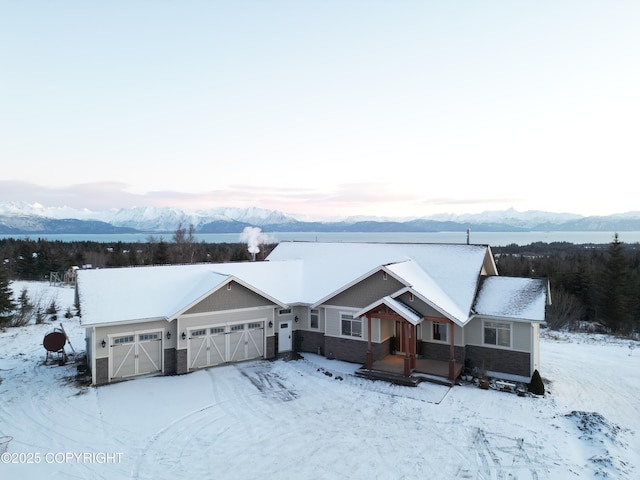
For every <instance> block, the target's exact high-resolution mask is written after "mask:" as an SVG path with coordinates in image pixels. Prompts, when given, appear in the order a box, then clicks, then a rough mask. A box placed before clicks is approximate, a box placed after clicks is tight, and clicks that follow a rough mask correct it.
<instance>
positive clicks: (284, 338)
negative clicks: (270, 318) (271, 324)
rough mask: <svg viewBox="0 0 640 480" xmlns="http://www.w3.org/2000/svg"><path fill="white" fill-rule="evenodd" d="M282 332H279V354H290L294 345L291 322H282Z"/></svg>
mask: <svg viewBox="0 0 640 480" xmlns="http://www.w3.org/2000/svg"><path fill="white" fill-rule="evenodd" d="M279 326H280V330H279V332H278V353H280V352H290V351H291V346H292V345H293V343H292V340H291V337H292V336H293V335H292V332H291V322H280V325H279Z"/></svg>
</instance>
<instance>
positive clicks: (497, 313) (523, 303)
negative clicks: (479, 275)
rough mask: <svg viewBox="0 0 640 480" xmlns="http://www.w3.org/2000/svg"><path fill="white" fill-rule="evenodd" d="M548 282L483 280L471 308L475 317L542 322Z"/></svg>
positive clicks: (501, 279)
mask: <svg viewBox="0 0 640 480" xmlns="http://www.w3.org/2000/svg"><path fill="white" fill-rule="evenodd" d="M547 299H548V281H547V280H545V279H539V278H515V277H497V276H494V277H486V278H484V279H483V281H482V284H481V286H480V291H479V293H478V297H477V299H476V303H475V305H474V311H475V313H477V314H478V315H484V316H490V317H505V318H515V319H520V320H528V321H537V322H543V321H544V319H545V306H546V305H547Z"/></svg>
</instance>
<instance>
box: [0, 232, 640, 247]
mask: <svg viewBox="0 0 640 480" xmlns="http://www.w3.org/2000/svg"><path fill="white" fill-rule="evenodd" d="M264 234H265V235H267V236H268V237H269V241H268V242H267V243H277V242H280V241H292V240H297V241H306V242H397V243H466V242H467V234H466V232H423V233H415V232H410V233H407V232H351V233H347V232H335V233H332V232H275V233H269V232H264ZM614 234H615V232H473V231H472V232H471V233H470V243H473V244H480V245H490V246H504V245H509V244H512V243H515V244H517V245H528V244H530V243H534V242H546V243H551V242H570V243H576V244H582V243H598V244H605V243H611V242H612V241H613V237H614ZM151 237H153V238H155V239H156V240H159V239H161V238H162V239H163V240H164V241H165V242H171V241H172V239H173V234H172V233H166V234H158V233H154V234H148V233H125V234H91V235H89V234H51V235H49V234H32V235H0V238H30V239H32V240H36V239H38V238H42V239H46V240H50V241H55V240H58V241H62V242H72V241H91V242H102V243H115V242H118V241H121V242H141V243H144V242H147V241H148V240H149V239H150V238H151ZM195 238H196V240H197V241H198V242H206V243H240V242H241V241H240V234H239V233H203V234H196V235H195ZM618 239H619V240H620V241H621V242H624V243H639V242H640V232H618Z"/></svg>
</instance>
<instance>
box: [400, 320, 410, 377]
mask: <svg viewBox="0 0 640 480" xmlns="http://www.w3.org/2000/svg"><path fill="white" fill-rule="evenodd" d="M402 328H403V332H404V340H405V347H404V376H405V377H410V376H411V354H410V353H409V352H410V351H411V342H408V340H409V328H408V322H407V321H403V322H402ZM407 342H408V343H409V345H408V348H407Z"/></svg>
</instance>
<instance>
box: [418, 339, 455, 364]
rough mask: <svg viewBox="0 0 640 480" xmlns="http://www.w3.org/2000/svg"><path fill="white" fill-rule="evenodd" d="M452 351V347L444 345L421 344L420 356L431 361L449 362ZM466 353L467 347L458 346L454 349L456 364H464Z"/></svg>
mask: <svg viewBox="0 0 640 480" xmlns="http://www.w3.org/2000/svg"><path fill="white" fill-rule="evenodd" d="M450 350H451V347H450V346H449V345H445V344H444V343H431V342H420V345H419V351H418V354H420V355H422V358H426V359H429V360H441V361H443V362H448V361H449V360H451V358H450ZM465 353H466V352H465V347H461V346H458V345H456V346H455V347H454V356H455V359H456V363H460V364H464V361H465Z"/></svg>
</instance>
